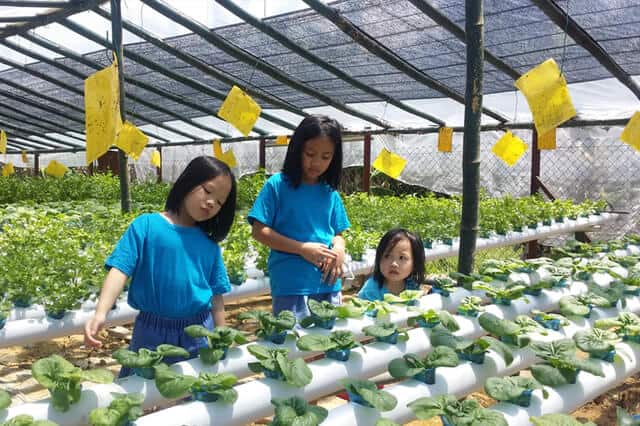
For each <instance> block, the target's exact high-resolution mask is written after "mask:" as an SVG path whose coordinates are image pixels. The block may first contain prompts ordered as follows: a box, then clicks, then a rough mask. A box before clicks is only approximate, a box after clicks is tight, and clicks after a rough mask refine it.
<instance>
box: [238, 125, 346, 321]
mask: <svg viewBox="0 0 640 426" xmlns="http://www.w3.org/2000/svg"><path fill="white" fill-rule="evenodd" d="M341 174H342V134H341V131H340V124H339V123H338V122H337V121H336V120H333V119H331V118H329V117H326V116H322V115H313V116H310V117H307V118H305V119H303V120H302V122H301V123H300V125H298V127H297V128H296V130H295V131H294V132H293V135H292V137H291V141H290V143H289V146H288V148H287V155H286V157H285V160H284V167H283V168H282V172H281V173H277V174H275V175H273V176H271V177H270V178H269V179H268V180H267V182H265V185H264V187H263V188H262V190H261V191H260V194H259V195H258V197H257V199H256V201H255V203H254V205H253V207H252V209H251V211H250V212H249V214H248V220H249V223H250V224H251V225H252V227H253V237H254V238H255V239H256V240H257V241H258V242H260V243H262V244H265V245H267V246H269V247H270V248H271V252H270V254H269V261H268V273H269V277H270V280H271V296H272V308H273V312H274V313H278V312H280V311H282V310H285V309H287V310H291V311H293V312H294V313H295V314H296V316H297V317H298V318H300V317H303V316H306V315H308V314H309V312H308V308H307V301H308V298H309V297H311V298H313V299H315V300H326V301H329V302H331V303H334V304H339V303H341V302H342V298H341V293H340V289H341V281H340V279H341V277H342V266H343V263H344V256H345V253H344V239H343V238H342V235H341V234H342V232H344V231H345V230H346V229H347V228H349V226H350V224H349V219H348V218H347V214H346V211H345V209H344V205H343V204H342V200H341V198H340V195H339V194H338V192H337V188H338V184H339V183H340V177H341Z"/></svg>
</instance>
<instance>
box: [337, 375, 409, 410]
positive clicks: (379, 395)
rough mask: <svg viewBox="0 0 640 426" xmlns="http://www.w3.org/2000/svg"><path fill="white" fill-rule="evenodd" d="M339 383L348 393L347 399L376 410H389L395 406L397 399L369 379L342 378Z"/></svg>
mask: <svg viewBox="0 0 640 426" xmlns="http://www.w3.org/2000/svg"><path fill="white" fill-rule="evenodd" d="M340 383H342V385H343V386H344V388H345V389H346V391H347V394H348V395H349V401H351V402H353V403H356V404H360V405H364V406H365V407H373V408H375V409H376V410H378V411H389V410H393V409H394V408H396V405H398V400H397V399H396V397H395V396H393V395H391V394H390V393H389V392H386V391H383V390H380V389H378V386H376V384H375V383H374V382H372V381H369V380H354V379H342V380H340Z"/></svg>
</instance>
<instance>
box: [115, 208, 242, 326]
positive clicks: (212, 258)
mask: <svg viewBox="0 0 640 426" xmlns="http://www.w3.org/2000/svg"><path fill="white" fill-rule="evenodd" d="M105 267H106V268H107V269H111V268H116V269H118V270H120V271H121V272H123V273H124V274H125V275H127V276H128V277H130V278H131V284H130V286H129V298H128V302H129V305H131V306H132V307H133V308H135V309H138V310H140V311H143V312H152V313H154V314H157V315H159V316H162V317H165V318H175V319H178V318H187V317H191V316H193V315H196V314H198V313H200V312H202V311H204V310H205V309H211V297H212V296H213V295H217V294H223V293H227V292H229V291H231V286H230V284H229V278H228V276H227V271H226V269H225V267H224V263H223V261H222V255H221V252H220V247H219V246H218V244H217V243H216V242H214V241H212V240H210V239H209V238H208V237H207V235H206V234H205V233H204V232H203V231H202V230H201V229H200V228H198V227H197V226H194V227H190V226H181V225H176V224H172V223H170V222H169V221H168V220H167V219H166V218H165V217H164V216H162V215H161V214H160V213H146V214H142V215H140V216H138V217H137V218H136V219H134V220H133V222H131V224H130V225H129V228H128V229H127V231H126V232H125V233H124V235H123V236H122V238H120V241H119V242H118V244H117V245H116V248H115V249H114V250H113V253H111V256H109V258H108V259H107V260H106V261H105Z"/></svg>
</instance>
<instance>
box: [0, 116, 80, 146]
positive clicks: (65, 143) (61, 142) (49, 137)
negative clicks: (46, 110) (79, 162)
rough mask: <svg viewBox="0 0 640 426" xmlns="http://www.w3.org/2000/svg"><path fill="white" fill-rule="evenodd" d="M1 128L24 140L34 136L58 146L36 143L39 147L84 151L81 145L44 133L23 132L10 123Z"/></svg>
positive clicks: (3, 124) (5, 123)
mask: <svg viewBox="0 0 640 426" xmlns="http://www.w3.org/2000/svg"><path fill="white" fill-rule="evenodd" d="M2 127H3V128H5V129H7V130H12V131H13V133H15V134H21V135H24V136H23V137H25V138H29V137H30V136H35V137H37V138H41V139H44V140H45V141H53V142H55V143H57V144H58V145H53V144H50V143H45V142H42V143H40V142H38V143H40V144H41V145H45V146H50V147H52V148H61V147H60V145H63V147H69V148H71V149H74V150H78V149H80V150H82V149H84V146H83V145H78V144H75V143H73V142H69V141H66V140H64V139H60V138H59V137H57V136H55V135H46V134H44V133H39V132H33V131H30V130H24V129H23V128H21V127H18V126H14V125H12V124H10V123H7V122H4V123H2Z"/></svg>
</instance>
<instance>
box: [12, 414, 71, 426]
mask: <svg viewBox="0 0 640 426" xmlns="http://www.w3.org/2000/svg"><path fill="white" fill-rule="evenodd" d="M2 426H58V424H57V423H54V422H51V421H49V420H34V419H33V417H32V416H30V415H28V414H20V415H17V416H15V417H13V418H12V419H11V420H8V421H6V422H4V423H2Z"/></svg>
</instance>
